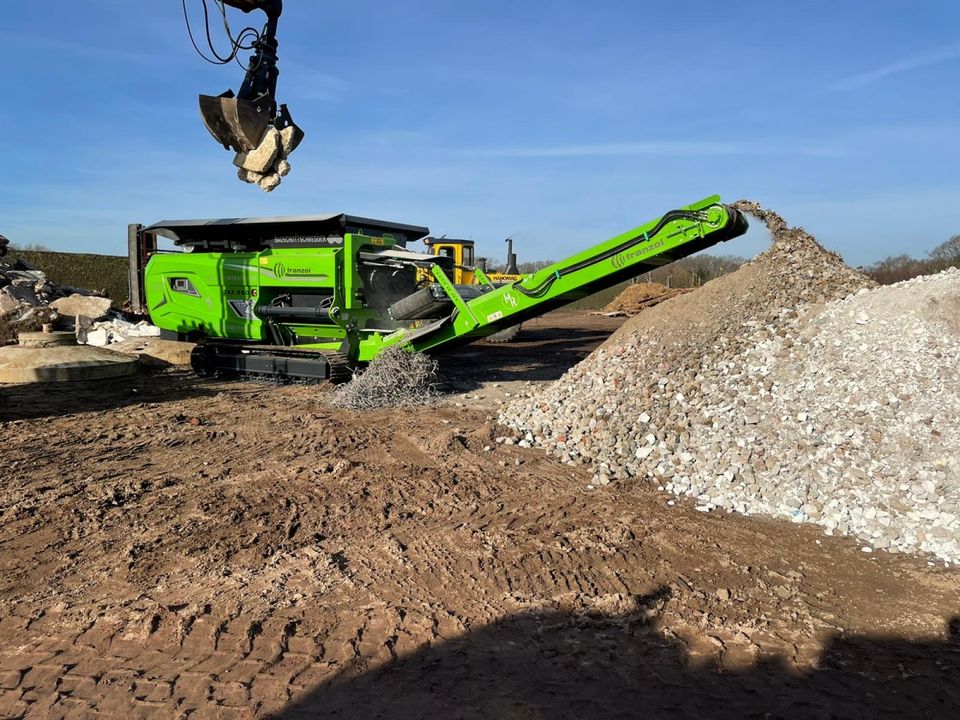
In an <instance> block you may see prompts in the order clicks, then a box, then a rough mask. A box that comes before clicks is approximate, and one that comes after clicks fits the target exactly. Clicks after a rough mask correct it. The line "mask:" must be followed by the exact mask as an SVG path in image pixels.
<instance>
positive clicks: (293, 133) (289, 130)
mask: <svg viewBox="0 0 960 720" xmlns="http://www.w3.org/2000/svg"><path fill="white" fill-rule="evenodd" d="M301 140H303V130H301V129H300V128H297V127H294V126H293V125H290V126H288V127H285V128H284V129H283V130H281V131H280V149H281V151H282V153H283V157H286V156H287V155H289V154H290V153H292V152H293V151H294V150H296V149H297V146H298V145H299V144H300V141H301Z"/></svg>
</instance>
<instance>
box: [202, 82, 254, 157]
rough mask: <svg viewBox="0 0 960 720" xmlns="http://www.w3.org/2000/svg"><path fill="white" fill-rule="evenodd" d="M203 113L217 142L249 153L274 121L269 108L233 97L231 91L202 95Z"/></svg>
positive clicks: (205, 121) (206, 123)
mask: <svg viewBox="0 0 960 720" xmlns="http://www.w3.org/2000/svg"><path fill="white" fill-rule="evenodd" d="M200 115H201V116H202V117H203V124H204V125H206V126H207V130H209V131H210V134H211V135H213V137H214V138H215V139H216V141H217V142H218V143H220V144H221V145H223V146H224V147H225V148H227V149H230V148H232V149H233V150H235V151H236V152H250V151H251V150H253V149H254V148H256V147H257V146H258V145H259V144H260V141H261V140H262V139H263V134H264V133H265V132H266V131H267V127H268V126H269V125H270V120H271V118H270V114H269V112H268V110H267V109H266V108H263V109H261V108H260V107H258V106H257V105H256V104H254V103H252V102H250V101H249V100H241V99H239V98H237V97H234V95H233V92H231V91H229V90H228V91H227V92H225V93H224V94H223V95H218V96H216V97H214V96H212V95H201V96H200Z"/></svg>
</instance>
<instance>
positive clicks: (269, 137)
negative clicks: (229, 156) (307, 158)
mask: <svg viewBox="0 0 960 720" xmlns="http://www.w3.org/2000/svg"><path fill="white" fill-rule="evenodd" d="M279 152H280V131H279V130H277V129H276V128H275V127H273V126H270V127H269V128H267V132H266V133H264V135H263V140H261V141H260V144H259V145H258V146H257V147H256V148H254V149H253V150H251V151H250V152H247V153H237V156H236V157H235V158H234V159H233V164H234V165H236V166H238V167H241V168H243V169H244V170H250V171H252V172H257V173H265V172H267V171H268V170H270V168H271V167H272V166H273V163H274V161H275V160H276V159H277V155H278V154H279Z"/></svg>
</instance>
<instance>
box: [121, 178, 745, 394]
mask: <svg viewBox="0 0 960 720" xmlns="http://www.w3.org/2000/svg"><path fill="white" fill-rule="evenodd" d="M746 229H747V222H746V219H745V218H744V216H743V215H742V214H741V213H740V212H739V211H737V210H735V209H733V208H732V207H730V206H728V205H724V204H722V203H721V202H720V198H719V197H717V196H713V197H709V198H706V199H705V200H702V201H700V202H698V203H694V204H692V205H688V206H686V207H683V208H680V209H678V210H672V211H670V212H668V213H666V214H664V215H663V216H662V217H659V218H657V219H655V220H652V221H651V222H648V223H646V224H644V225H641V226H640V227H637V228H634V229H633V230H629V231H627V232H625V233H622V234H620V235H617V236H616V237H613V238H611V239H609V240H606V241H605V242H602V243H599V244H598V245H595V246H594V247H591V248H589V249H587V250H583V251H582V252H579V253H577V254H575V255H573V256H571V257H569V258H567V259H565V260H562V261H560V262H558V263H554V264H553V265H550V266H549V267H546V268H544V269H543V270H540V271H539V272H537V273H534V274H533V275H530V276H526V277H523V278H522V279H519V280H516V281H513V282H508V283H506V284H496V283H494V282H492V281H490V279H489V278H488V277H487V276H486V275H485V274H484V273H483V271H482V270H481V269H480V268H475V267H471V268H469V269H470V270H472V271H474V272H475V274H476V279H477V280H478V281H479V282H476V283H475V284H472V285H457V284H455V283H454V282H453V281H452V280H451V278H454V277H455V271H456V270H457V268H456V267H455V266H454V265H453V260H452V259H451V258H445V257H442V256H438V255H434V254H429V253H423V252H415V251H413V250H411V249H409V248H408V244H411V243H413V242H414V241H417V240H423V239H427V238H429V230H428V229H427V228H426V227H420V226H415V225H403V224H399V223H391V222H384V221H380V220H372V219H369V218H361V217H355V216H351V215H345V214H333V215H314V216H300V217H278V218H246V219H227V220H197V221H190V220H178V221H165V222H159V223H156V224H154V225H151V226H150V227H146V228H144V227H142V226H139V225H133V226H131V228H130V235H129V242H130V259H131V278H130V281H131V298H133V300H134V304H135V305H138V304H139V305H140V306H141V308H142V309H143V310H144V311H145V312H148V313H149V315H150V318H151V320H152V321H153V322H154V323H155V324H156V325H157V326H159V327H160V328H161V329H162V330H163V331H164V332H165V333H166V334H167V335H168V336H174V337H176V338H179V339H189V340H195V341H197V342H198V345H197V347H196V349H195V350H194V352H193V367H194V369H195V370H196V371H197V372H198V373H199V374H201V375H204V376H214V375H216V376H224V377H238V376H239V377H256V378H270V379H275V380H279V381H285V382H286V381H307V382H311V381H314V382H315V381H324V380H331V381H333V382H341V381H343V380H346V379H348V378H349V377H350V376H351V371H352V369H353V368H354V367H356V366H358V365H362V364H364V363H367V362H369V361H370V360H372V359H373V358H374V357H376V355H377V354H378V353H379V352H381V351H382V350H384V349H385V348H388V347H392V346H395V345H400V346H403V347H406V348H409V349H410V350H414V351H418V352H425V353H430V354H435V353H440V352H443V351H445V350H449V349H452V348H455V347H458V346H461V345H464V344H466V343H469V342H473V341H475V340H479V339H481V338H484V337H486V336H488V335H492V334H494V333H496V332H498V331H500V330H502V329H504V328H507V327H510V326H513V325H516V324H518V323H520V322H523V321H525V320H529V319H531V318H534V317H537V316H539V315H542V314H544V313H546V312H549V311H550V310H554V309H556V308H558V307H561V306H563V305H565V304H567V303H570V302H573V301H575V300H578V299H579V298H582V297H585V296H587V295H590V294H591V293H594V292H597V291H598V290H602V289H603V288H606V287H609V286H611V285H614V284H616V283H618V282H620V281H622V280H625V279H628V278H632V277H636V276H637V275H639V274H641V273H644V272H647V271H649V270H651V269H654V268H657V267H660V266H663V265H666V264H668V263H670V262H673V261H674V260H678V259H680V258H683V257H686V256H688V255H690V254H692V253H695V252H698V251H700V250H703V249H705V248H708V247H711V246H713V245H715V244H717V243H719V242H722V241H724V240H729V239H731V238H734V237H737V236H739V235H742V234H743V233H744V232H746ZM158 236H163V237H167V238H170V239H172V240H173V241H174V243H175V244H176V245H178V246H180V247H181V249H183V250H186V251H188V252H166V253H165V252H158V251H157V237H158ZM461 269H463V268H461ZM423 271H426V272H427V273H429V275H430V276H431V278H432V280H433V282H429V283H425V282H424V277H423V276H424V272H423Z"/></svg>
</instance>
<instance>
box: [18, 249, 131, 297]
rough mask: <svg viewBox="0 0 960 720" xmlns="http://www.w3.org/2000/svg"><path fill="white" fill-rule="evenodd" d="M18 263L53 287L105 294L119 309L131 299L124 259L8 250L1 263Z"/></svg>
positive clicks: (82, 254) (41, 251)
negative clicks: (31, 268) (27, 265)
mask: <svg viewBox="0 0 960 720" xmlns="http://www.w3.org/2000/svg"><path fill="white" fill-rule="evenodd" d="M17 259H22V260H25V261H27V262H28V263H30V264H31V265H33V266H34V267H35V268H37V270H42V271H43V272H45V273H46V274H47V277H48V278H50V280H52V281H53V282H55V283H60V284H61V285H73V286H74V287H78V288H86V289H88V290H106V291H107V295H109V296H110V299H111V300H113V304H114V305H115V306H116V307H118V308H119V307H120V306H121V305H123V304H124V303H125V302H126V301H127V300H128V299H129V297H130V290H129V287H128V285H127V258H126V257H123V256H118V255H92V254H90V253H65V252H51V251H47V250H17V249H16V248H10V252H9V253H8V254H7V257H5V258H4V260H8V261H9V260H17Z"/></svg>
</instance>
